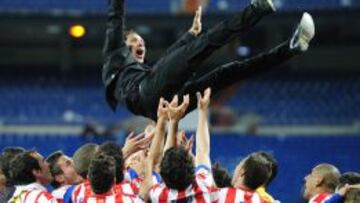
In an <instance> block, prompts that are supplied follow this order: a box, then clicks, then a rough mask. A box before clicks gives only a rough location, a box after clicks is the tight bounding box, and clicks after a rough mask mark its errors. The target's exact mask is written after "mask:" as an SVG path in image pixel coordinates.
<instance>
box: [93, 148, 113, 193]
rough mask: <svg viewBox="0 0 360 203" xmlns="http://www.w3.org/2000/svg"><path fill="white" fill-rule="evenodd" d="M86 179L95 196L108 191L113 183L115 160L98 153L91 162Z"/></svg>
mask: <svg viewBox="0 0 360 203" xmlns="http://www.w3.org/2000/svg"><path fill="white" fill-rule="evenodd" d="M88 178H89V181H90V185H91V189H92V190H93V192H94V193H96V194H102V193H105V192H108V191H110V189H111V188H112V186H113V184H114V183H115V160H114V158H113V157H111V156H108V155H105V154H102V153H99V154H97V155H96V156H95V157H94V159H93V160H92V161H91V164H90V167H89V172H88Z"/></svg>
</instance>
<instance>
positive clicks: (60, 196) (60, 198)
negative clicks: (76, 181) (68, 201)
mask: <svg viewBox="0 0 360 203" xmlns="http://www.w3.org/2000/svg"><path fill="white" fill-rule="evenodd" d="M70 186H71V185H65V186H62V187H59V188H58V189H56V190H53V191H52V192H51V194H52V196H53V197H55V199H56V201H57V202H58V203H63V202H64V194H65V192H66V190H67V189H68V188H69V187H70Z"/></svg>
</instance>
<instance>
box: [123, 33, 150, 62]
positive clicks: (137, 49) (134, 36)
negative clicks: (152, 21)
mask: <svg viewBox="0 0 360 203" xmlns="http://www.w3.org/2000/svg"><path fill="white" fill-rule="evenodd" d="M125 43H126V46H128V47H129V48H130V50H131V54H132V56H133V57H134V59H135V61H137V62H138V63H144V61H145V54H146V47H145V41H144V39H143V38H142V37H141V36H140V35H139V33H137V32H136V31H134V30H129V31H127V32H126V33H125Z"/></svg>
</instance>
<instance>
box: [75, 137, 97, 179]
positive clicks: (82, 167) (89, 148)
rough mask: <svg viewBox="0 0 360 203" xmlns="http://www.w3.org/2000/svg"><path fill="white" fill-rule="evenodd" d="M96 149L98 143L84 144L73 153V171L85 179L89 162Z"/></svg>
mask: <svg viewBox="0 0 360 203" xmlns="http://www.w3.org/2000/svg"><path fill="white" fill-rule="evenodd" d="M97 150H98V145H97V144H93V143H88V144H84V145H83V146H81V147H80V148H79V149H77V150H76V152H75V153H74V155H73V161H74V168H75V171H76V172H77V173H78V174H79V175H80V176H81V177H82V178H84V179H86V176H87V173H88V170H89V166H90V162H91V160H92V159H93V157H94V156H95V154H96V152H97Z"/></svg>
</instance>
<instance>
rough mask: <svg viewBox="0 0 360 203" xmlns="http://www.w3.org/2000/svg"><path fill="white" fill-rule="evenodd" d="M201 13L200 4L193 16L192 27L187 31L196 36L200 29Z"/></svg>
mask: <svg viewBox="0 0 360 203" xmlns="http://www.w3.org/2000/svg"><path fill="white" fill-rule="evenodd" d="M201 15H202V8H201V6H199V8H198V9H197V10H196V12H195V17H194V21H193V24H192V27H191V28H190V30H189V32H190V33H191V34H193V35H194V36H198V35H199V34H200V33H201V30H202V24H201Z"/></svg>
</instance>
